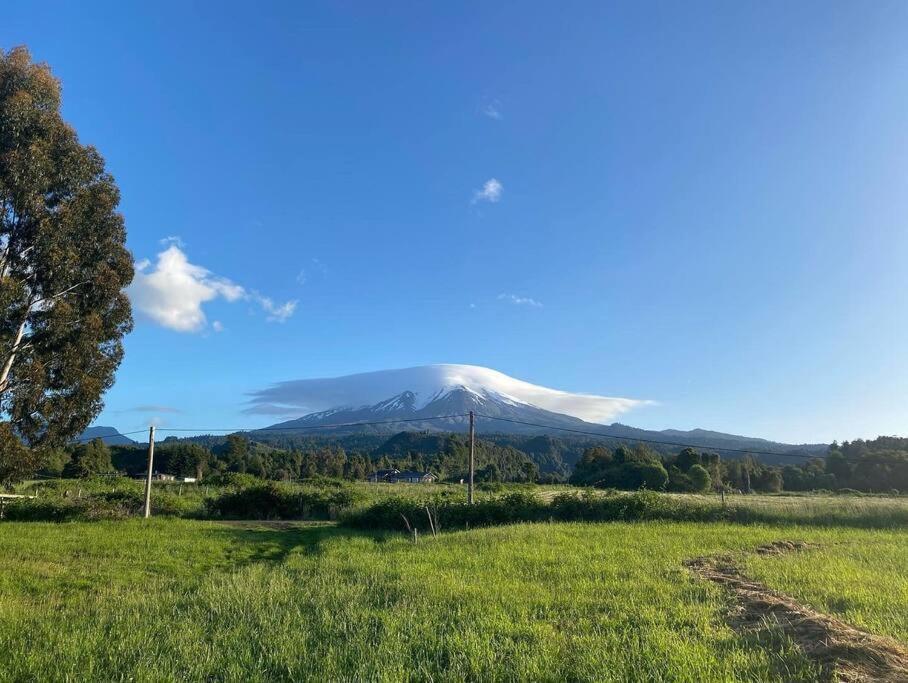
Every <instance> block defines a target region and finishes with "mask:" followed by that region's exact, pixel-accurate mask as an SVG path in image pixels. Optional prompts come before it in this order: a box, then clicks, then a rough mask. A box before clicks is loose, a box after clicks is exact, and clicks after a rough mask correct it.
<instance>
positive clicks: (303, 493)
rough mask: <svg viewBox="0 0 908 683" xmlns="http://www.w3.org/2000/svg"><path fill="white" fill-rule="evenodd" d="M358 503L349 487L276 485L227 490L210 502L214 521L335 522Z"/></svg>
mask: <svg viewBox="0 0 908 683" xmlns="http://www.w3.org/2000/svg"><path fill="white" fill-rule="evenodd" d="M356 500H357V495H356V493H355V492H354V491H353V490H352V489H351V488H349V487H346V486H342V487H337V486H331V487H312V486H308V487H290V486H287V485H284V484H278V483H275V482H265V483H258V484H256V485H255V486H247V487H245V488H238V489H234V490H228V491H226V492H224V493H222V494H221V495H220V496H218V497H217V498H214V499H212V500H209V501H208V503H207V512H208V513H209V514H210V515H211V516H213V517H227V518H233V519H334V518H335V517H336V516H337V514H338V513H339V512H341V511H342V510H345V509H346V508H349V507H350V506H351V505H353V504H354V503H355V502H356Z"/></svg>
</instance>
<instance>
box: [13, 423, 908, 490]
mask: <svg viewBox="0 0 908 683" xmlns="http://www.w3.org/2000/svg"><path fill="white" fill-rule="evenodd" d="M0 437H2V435H0ZM11 442H15V439H9V438H7V439H3V438H0V483H2V484H10V483H14V482H15V481H19V480H22V479H24V478H29V477H31V476H34V475H38V476H43V477H90V476H96V475H100V474H107V473H110V474H113V473H121V474H126V475H133V476H137V475H141V474H142V473H143V472H144V471H145V468H146V466H147V452H146V448H145V447H144V446H139V445H136V446H107V445H105V444H104V443H103V442H102V441H101V440H98V439H96V440H94V441H91V442H88V443H83V444H78V445H72V446H69V447H67V448H62V449H53V450H49V451H43V452H34V451H30V450H29V449H27V448H25V447H23V446H21V444H18V443H17V444H15V446H14V447H10V445H9V444H10V443H11ZM515 444H516V445H515ZM518 446H519V447H518ZM468 462H469V443H468V441H467V438H466V437H465V436H464V435H462V434H453V433H427V432H401V433H399V434H395V435H393V436H391V437H390V438H388V437H376V436H374V435H370V436H359V437H344V438H343V439H322V440H320V439H318V438H309V439H307V440H306V441H304V442H300V441H296V442H295V443H294V445H292V446H291V447H290V448H280V447H278V446H275V445H273V444H270V443H261V442H259V441H256V440H252V439H250V438H249V436H248V435H244V434H232V435H230V436H227V437H197V438H193V439H175V438H169V439H167V440H165V441H163V442H161V443H159V444H158V445H157V448H156V451H155V470H156V471H158V472H162V473H167V474H173V475H175V476H183V477H195V478H197V479H204V478H206V477H215V476H218V475H222V474H226V473H243V474H250V475H253V476H255V477H260V478H262V479H272V480H298V479H307V478H313V477H319V476H321V477H332V478H338V479H348V480H363V479H367V478H368V477H369V476H370V475H371V474H372V473H374V472H376V471H378V470H389V469H393V468H396V469H399V470H418V471H424V472H431V473H433V474H435V475H436V476H437V477H438V478H439V480H441V481H450V482H457V481H460V480H462V479H466V478H467V476H468ZM476 479H477V481H479V482H538V483H560V482H568V483H571V484H575V485H578V486H592V487H598V488H615V489H639V488H646V489H649V490H657V491H663V490H665V491H677V492H707V491H721V490H725V491H744V492H749V491H753V492H767V493H771V492H778V491H783V490H785V491H811V490H842V489H853V490H856V491H865V492H878V493H883V492H892V491H899V492H903V491H908V439H904V438H897V437H880V438H878V439H874V440H872V441H861V440H859V441H853V442H844V443H842V444H837V443H833V444H832V445H831V446H830V447H829V451H828V453H827V454H826V456H825V457H823V458H811V459H807V460H800V461H798V460H793V461H792V462H791V463H789V464H786V465H779V464H771V463H766V462H763V461H761V460H760V459H758V458H756V457H752V456H744V457H740V458H723V457H721V456H720V455H719V454H717V453H713V452H708V451H699V450H696V449H693V448H686V449H684V450H681V451H680V452H677V453H664V452H658V451H655V450H653V449H652V448H650V447H649V446H647V445H645V444H636V445H628V444H621V445H618V446H617V447H609V446H602V445H589V442H588V441H576V442H572V441H571V440H569V439H557V438H554V437H550V436H534V437H520V438H515V437H504V436H500V437H498V438H497V439H478V440H477V442H476Z"/></svg>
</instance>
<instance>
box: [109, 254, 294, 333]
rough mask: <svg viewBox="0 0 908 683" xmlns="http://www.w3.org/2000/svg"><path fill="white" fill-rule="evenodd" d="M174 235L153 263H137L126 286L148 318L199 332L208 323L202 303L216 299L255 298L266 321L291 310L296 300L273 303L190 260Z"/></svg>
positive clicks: (279, 319)
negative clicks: (175, 240) (176, 241)
mask: <svg viewBox="0 0 908 683" xmlns="http://www.w3.org/2000/svg"><path fill="white" fill-rule="evenodd" d="M173 239H174V238H167V240H170V241H168V244H169V246H168V247H167V248H166V249H165V250H164V251H162V252H161V253H159V254H158V257H157V261H156V263H155V264H154V265H152V263H151V261H149V260H148V259H142V260H141V261H138V262H137V263H136V275H135V279H134V280H133V282H132V284H131V285H130V286H129V289H128V290H127V292H128V294H129V298H130V299H131V300H132V304H133V306H134V307H135V308H136V309H137V310H139V311H140V312H141V313H143V314H144V315H145V316H146V317H147V318H149V319H150V320H153V321H154V322H156V323H158V324H159V325H161V326H162V327H166V328H168V329H171V330H174V331H176V332H201V331H202V330H204V329H205V328H206V327H207V326H208V320H207V318H206V316H205V312H204V310H203V308H202V307H203V304H206V303H208V302H210V301H214V300H215V299H224V300H225V301H227V302H228V303H234V302H236V301H254V302H256V303H257V304H259V306H261V308H262V309H263V310H265V312H266V313H268V314H269V315H268V318H267V320H268V321H269V322H272V321H276V322H283V321H284V320H286V319H287V318H288V317H289V316H290V315H292V314H293V311H294V309H295V308H296V301H288V302H287V303H285V304H279V305H278V304H275V303H274V302H273V301H272V300H271V299H270V298H268V297H265V296H262V295H261V294H259V293H257V292H254V291H248V290H246V288H245V287H243V286H241V285H238V284H236V283H235V282H232V281H231V280H228V279H227V278H224V277H220V276H218V275H215V274H214V273H212V272H211V271H210V270H208V269H207V268H204V267H202V266H199V265H196V264H194V263H190V261H189V258H188V257H187V256H186V254H185V252H184V251H183V250H182V249H181V248H180V246H179V245H178V244H176V243H174V242H173V241H172V240H173ZM213 327H214V329H215V332H218V331H220V330H222V329H223V326H221V325H220V323H218V324H217V326H214V325H213ZM218 327H220V330H219V329H218Z"/></svg>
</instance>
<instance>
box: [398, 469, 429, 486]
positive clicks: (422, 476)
mask: <svg viewBox="0 0 908 683" xmlns="http://www.w3.org/2000/svg"><path fill="white" fill-rule="evenodd" d="M437 478H438V477H436V476H435V475H434V474H432V473H431V472H416V471H415V470H405V471H403V472H398V473H397V474H396V475H394V477H393V478H392V479H391V481H392V482H393V483H395V484H431V483H432V482H433V481H435V480H436V479H437Z"/></svg>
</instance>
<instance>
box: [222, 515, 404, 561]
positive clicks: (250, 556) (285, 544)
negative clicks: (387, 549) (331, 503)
mask: <svg viewBox="0 0 908 683" xmlns="http://www.w3.org/2000/svg"><path fill="white" fill-rule="evenodd" d="M213 531H214V533H215V534H217V535H218V536H220V537H222V538H226V539H227V540H228V541H229V542H230V543H231V544H232V548H233V549H232V551H231V553H230V555H231V556H232V557H231V559H232V560H233V561H234V562H235V564H236V565H243V564H255V563H259V562H267V563H271V564H278V563H281V562H284V561H285V560H286V559H287V557H288V556H290V555H291V554H293V553H297V554H305V555H318V554H320V553H322V552H323V551H324V545H325V543H326V542H329V541H333V540H341V539H350V538H368V539H370V540H372V541H375V542H377V543H383V542H385V541H386V540H388V539H389V538H394V537H397V536H399V535H400V534H390V533H388V532H381V531H379V532H369V531H360V530H357V529H350V528H348V527H341V526H337V525H335V524H301V523H296V524H294V523H269V522H256V521H253V522H242V523H237V522H234V523H229V524H228V523H225V524H218V525H217V528H215V529H214V530H213Z"/></svg>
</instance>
